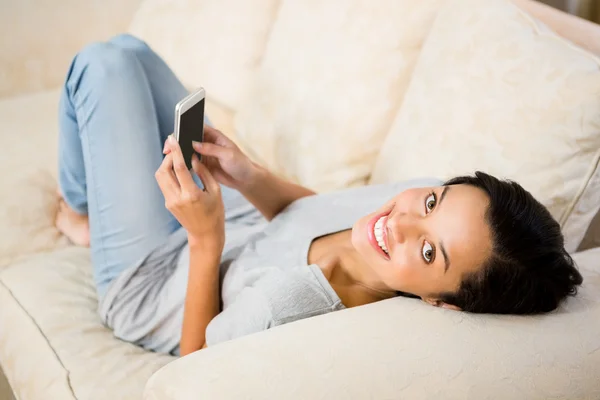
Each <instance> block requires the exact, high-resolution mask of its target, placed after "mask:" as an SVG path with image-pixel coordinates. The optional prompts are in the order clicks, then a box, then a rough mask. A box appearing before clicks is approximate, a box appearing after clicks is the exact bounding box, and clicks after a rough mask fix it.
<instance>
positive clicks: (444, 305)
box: [423, 297, 462, 311]
mask: <svg viewBox="0 0 600 400" xmlns="http://www.w3.org/2000/svg"><path fill="white" fill-rule="evenodd" d="M423 301H424V302H426V303H429V304H431V305H432V306H434V307H441V308H445V309H447V310H454V311H462V309H461V308H460V307H457V306H455V305H453V304H448V303H444V302H443V301H441V300H437V299H434V298H431V297H427V298H425V297H424V298H423Z"/></svg>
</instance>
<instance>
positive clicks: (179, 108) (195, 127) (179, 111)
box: [173, 88, 206, 169]
mask: <svg viewBox="0 0 600 400" xmlns="http://www.w3.org/2000/svg"><path fill="white" fill-rule="evenodd" d="M205 97H206V92H205V91H204V89H203V88H200V89H198V90H196V91H194V92H193V93H191V94H190V95H188V96H186V97H185V98H184V99H183V100H181V101H180V102H179V103H177V105H176V106H175V130H174V131H173V132H174V135H175V139H176V140H177V142H178V143H179V147H181V152H182V153H183V158H184V159H185V164H186V165H187V167H188V169H191V168H192V155H193V154H194V153H196V151H195V150H194V148H193V147H192V141H196V142H202V140H203V138H204V99H205ZM196 154H198V153H196ZM198 158H199V159H201V158H202V157H201V155H200V154H198Z"/></svg>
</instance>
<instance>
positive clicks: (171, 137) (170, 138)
mask: <svg viewBox="0 0 600 400" xmlns="http://www.w3.org/2000/svg"><path fill="white" fill-rule="evenodd" d="M169 140H170V141H171V143H175V136H173V135H172V134H171V135H169Z"/></svg>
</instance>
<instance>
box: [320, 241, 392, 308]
mask: <svg viewBox="0 0 600 400" xmlns="http://www.w3.org/2000/svg"><path fill="white" fill-rule="evenodd" d="M351 238H352V231H345V232H341V233H340V234H339V237H338V238H336V240H335V243H331V244H330V246H329V248H328V251H327V252H326V253H325V254H324V255H323V256H322V257H320V259H319V260H317V261H316V262H315V263H316V264H317V265H319V267H320V268H321V270H322V271H323V274H324V275H325V277H326V278H327V280H328V281H329V283H330V284H331V286H332V287H333V289H334V290H335V291H336V293H337V294H338V296H339V297H340V299H341V300H342V303H343V304H344V305H345V306H346V307H356V306H359V305H364V304H368V303H373V302H376V301H380V300H384V299H388V298H391V297H395V295H396V292H395V291H394V290H392V289H390V288H389V287H387V286H386V285H385V284H384V283H383V282H382V281H381V280H380V279H379V278H378V277H377V276H376V275H375V273H374V272H373V270H372V269H371V268H370V267H369V266H368V264H367V263H366V262H365V261H364V260H363V258H362V257H361V256H360V254H359V253H358V252H357V251H356V250H355V249H354V247H353V246H352V242H351Z"/></svg>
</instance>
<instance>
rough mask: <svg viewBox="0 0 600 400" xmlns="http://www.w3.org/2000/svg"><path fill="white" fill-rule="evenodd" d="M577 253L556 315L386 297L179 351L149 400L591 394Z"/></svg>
mask: <svg viewBox="0 0 600 400" xmlns="http://www.w3.org/2000/svg"><path fill="white" fill-rule="evenodd" d="M574 259H575V261H576V262H577V263H578V264H579V267H580V269H581V271H582V274H583V275H584V277H585V279H586V282H584V286H582V288H581V291H580V294H579V295H578V296H577V297H575V298H571V299H569V301H568V302H567V304H566V305H565V306H563V307H561V310H559V311H558V312H555V313H550V314H547V315H541V316H527V317H523V316H499V315H474V314H469V313H464V312H457V311H452V310H444V309H438V308H434V307H431V306H428V305H426V304H424V302H422V301H419V300H415V299H402V298H396V299H390V300H385V301H381V302H377V303H373V304H369V305H366V306H362V307H356V308H351V309H347V310H342V311H337V312H334V313H331V314H327V315H322V316H318V317H313V318H308V319H305V320H301V321H297V322H293V323H290V324H287V325H283V326H279V327H276V328H273V329H270V330H268V331H265V332H260V333H257V334H253V335H249V336H246V337H243V338H240V339H237V340H233V341H230V342H225V343H222V344H219V345H215V346H212V347H208V348H206V349H203V350H200V351H198V352H196V353H193V354H190V355H188V356H186V357H183V358H180V359H178V360H176V361H174V362H172V363H170V364H168V365H166V366H164V367H163V368H162V369H160V370H159V371H157V372H156V373H155V374H154V375H153V376H152V377H151V378H150V379H149V380H148V382H147V384H146V387H145V390H144V399H145V400H159V399H160V400H171V399H177V400H183V399H190V400H191V399H206V400H210V399H219V400H228V399H286V400H296V399H298V400H300V399H331V398H334V399H347V400H352V399H357V400H358V399H392V398H393V399H397V398H407V399H414V398H419V399H439V398H444V399H482V398H486V399H514V398H545V397H547V394H548V393H553V395H555V396H557V397H561V398H562V397H565V398H566V397H570V395H574V396H575V397H578V398H579V397H581V398H588V397H589V398H591V397H594V394H597V393H598V391H599V390H600V383H599V382H598V380H597V376H598V374H599V373H600V367H598V365H600V364H598V362H599V361H600V358H599V357H600V354H598V352H597V351H595V350H597V349H598V341H599V340H600V339H598V338H599V336H598V331H599V330H600V324H598V323H595V322H594V320H597V318H595V317H596V316H597V315H598V312H599V311H600V294H599V291H598V285H599V284H600V280H599V278H600V269H598V266H597V260H599V259H600V248H596V249H593V250H588V251H586V252H582V253H578V254H575V255H574ZM584 327H586V329H584ZM548 332H552V334H551V335H550V334H548ZM565 343H577V346H571V345H565ZM532 360H535V361H532ZM574 388H577V393H576V394H574V393H573V390H574Z"/></svg>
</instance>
